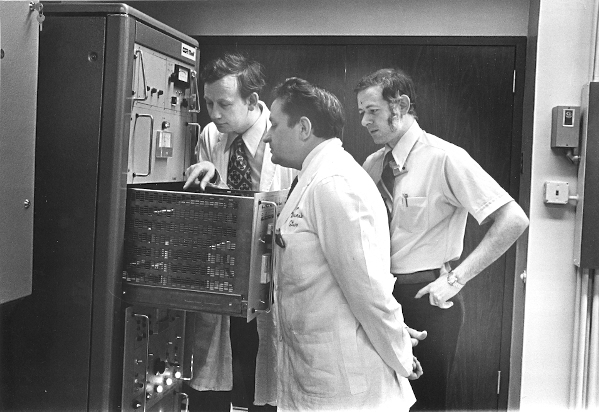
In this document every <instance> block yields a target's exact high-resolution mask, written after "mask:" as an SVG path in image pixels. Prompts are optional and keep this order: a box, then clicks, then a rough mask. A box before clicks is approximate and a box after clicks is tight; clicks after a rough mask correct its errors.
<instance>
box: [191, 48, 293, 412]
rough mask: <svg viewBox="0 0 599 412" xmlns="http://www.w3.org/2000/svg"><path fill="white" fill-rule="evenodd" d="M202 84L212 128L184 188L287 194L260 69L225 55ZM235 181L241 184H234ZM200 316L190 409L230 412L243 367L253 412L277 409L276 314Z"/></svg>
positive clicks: (287, 178)
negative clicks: (274, 153) (269, 139)
mask: <svg viewBox="0 0 599 412" xmlns="http://www.w3.org/2000/svg"><path fill="white" fill-rule="evenodd" d="M201 77H202V80H203V81H204V98H205V100H206V107H207V109H208V114H209V115H210V118H211V120H212V123H210V124H208V125H207V126H206V127H205V128H204V130H203V131H202V133H201V134H200V137H199V140H198V145H197V147H196V156H197V160H198V163H196V164H194V165H192V166H191V167H189V168H188V169H187V172H186V174H187V182H186V183H185V185H184V188H185V189H188V188H193V187H200V188H201V190H204V189H205V188H206V185H207V184H208V183H209V182H210V183H212V184H215V185H217V186H220V187H224V188H226V187H230V188H233V189H244V190H253V191H273V190H281V189H286V188H288V187H290V185H291V182H292V179H293V174H292V170H291V169H287V168H284V167H281V166H279V165H275V164H274V163H273V162H272V161H271V152H270V148H269V145H268V143H266V142H265V140H264V136H265V135H266V133H267V132H268V129H269V128H270V121H269V116H270V112H269V110H268V108H267V107H266V105H265V104H264V103H263V102H262V101H260V100H259V96H258V93H260V91H261V89H262V87H263V86H264V84H265V82H264V77H263V74H262V70H261V67H260V65H259V64H258V63H257V62H255V61H252V60H248V59H246V58H245V57H244V56H241V55H238V54H226V55H225V56H224V57H222V58H218V59H215V60H213V61H212V62H210V63H208V64H207V65H206V67H205V68H204V70H203V72H202V75H201ZM242 158H243V159H242ZM238 160H242V163H241V164H239V162H238ZM232 166H236V168H235V169H232ZM233 174H235V175H236V176H237V178H236V179H232V175H233ZM195 317H196V321H195V336H194V337H193V338H194V349H193V355H194V370H193V379H192V380H191V381H190V383H189V386H190V387H191V389H193V391H192V393H191V395H190V408H191V409H190V410H192V411H226V412H228V411H229V409H230V402H231V400H232V393H231V392H230V391H231V390H233V391H237V390H238V389H239V388H238V387H233V370H234V369H233V366H232V364H233V362H236V365H238V366H239V367H240V370H239V372H240V373H237V371H238V369H237V368H235V376H236V379H235V381H236V382H241V381H243V386H244V388H245V391H242V394H243V396H244V397H245V399H246V401H247V404H248V409H249V411H255V410H261V409H266V410H268V409H269V408H268V406H266V407H261V406H262V405H268V404H269V405H274V404H275V402H276V369H275V361H276V355H275V343H274V342H275V341H274V335H273V334H274V324H273V318H272V314H260V315H259V316H258V317H257V319H256V320H253V321H252V322H250V323H246V320H245V318H229V317H228V316H223V315H214V314H208V313H196V314H195ZM237 377H239V378H240V379H238V378H237ZM270 409H274V407H273V408H270Z"/></svg>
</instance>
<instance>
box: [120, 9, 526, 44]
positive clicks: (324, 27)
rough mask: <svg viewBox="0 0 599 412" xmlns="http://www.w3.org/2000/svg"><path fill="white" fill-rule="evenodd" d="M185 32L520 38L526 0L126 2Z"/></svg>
mask: <svg viewBox="0 0 599 412" xmlns="http://www.w3.org/2000/svg"><path fill="white" fill-rule="evenodd" d="M128 3H129V4H130V5H131V6H133V7H135V8H138V9H139V10H140V11H143V12H145V13H147V14H149V15H150V16H152V17H154V18H156V19H158V20H160V21H162V22H163V23H166V24H168V25H170V26H172V27H174V28H176V29H178V30H179V31H181V32H183V33H186V34H189V35H394V36H398V35H399V36H454V35H455V36H482V35H484V36H526V30H527V25H528V3H529V1H528V0H460V1H457V0H300V1H298V0H201V1H200V0H188V1H168V2H163V1H142V2H137V1H128Z"/></svg>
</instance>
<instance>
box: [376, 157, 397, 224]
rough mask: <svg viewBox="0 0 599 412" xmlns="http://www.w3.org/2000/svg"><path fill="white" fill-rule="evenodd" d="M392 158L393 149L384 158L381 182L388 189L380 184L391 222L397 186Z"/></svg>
mask: <svg viewBox="0 0 599 412" xmlns="http://www.w3.org/2000/svg"><path fill="white" fill-rule="evenodd" d="M391 160H393V154H392V153H391V151H388V152H387V154H386V155H385V159H384V160H383V173H382V174H381V183H382V184H383V186H384V187H385V189H387V191H385V189H383V188H382V187H380V186H379V191H380V192H381V195H382V196H383V201H384V202H385V206H386V208H387V218H388V219H389V223H391V219H392V218H393V191H394V187H395V176H394V175H393V168H392V166H391ZM394 163H395V162H394Z"/></svg>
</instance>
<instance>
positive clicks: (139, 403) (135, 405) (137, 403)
mask: <svg viewBox="0 0 599 412" xmlns="http://www.w3.org/2000/svg"><path fill="white" fill-rule="evenodd" d="M131 406H132V407H133V409H137V408H141V402H140V401H138V400H137V399H135V400H134V401H133V402H132V403H131Z"/></svg>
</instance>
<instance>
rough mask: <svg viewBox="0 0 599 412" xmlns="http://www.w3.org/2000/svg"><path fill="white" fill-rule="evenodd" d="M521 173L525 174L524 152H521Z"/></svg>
mask: <svg viewBox="0 0 599 412" xmlns="http://www.w3.org/2000/svg"><path fill="white" fill-rule="evenodd" d="M520 174H521V175H522V174H524V153H523V152H520Z"/></svg>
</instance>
